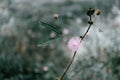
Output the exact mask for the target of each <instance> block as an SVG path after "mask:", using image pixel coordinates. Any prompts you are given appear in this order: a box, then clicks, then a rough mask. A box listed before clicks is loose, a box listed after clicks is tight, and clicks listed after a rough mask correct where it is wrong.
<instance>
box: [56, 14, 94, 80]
mask: <svg viewBox="0 0 120 80" xmlns="http://www.w3.org/2000/svg"><path fill="white" fill-rule="evenodd" d="M89 21H90V22H92V18H91V15H90V16H89ZM92 24H93V22H92V23H89V26H88V29H87V30H86V32H85V33H84V35H83V36H82V38H81V41H80V43H81V42H82V41H83V40H84V38H85V37H86V35H87V33H88V32H89V30H90V28H91V26H92ZM76 53H77V51H75V52H74V54H73V57H72V59H71V61H70V62H69V63H68V65H67V67H66V69H65V71H64V73H63V75H62V76H61V77H60V78H58V80H63V78H64V76H65V75H66V73H67V72H68V70H69V68H70V66H71V65H72V63H73V61H74V59H75V56H76Z"/></svg>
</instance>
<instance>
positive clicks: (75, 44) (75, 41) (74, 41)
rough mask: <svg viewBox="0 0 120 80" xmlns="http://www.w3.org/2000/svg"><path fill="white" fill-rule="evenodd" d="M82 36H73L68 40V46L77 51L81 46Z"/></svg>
mask: <svg viewBox="0 0 120 80" xmlns="http://www.w3.org/2000/svg"><path fill="white" fill-rule="evenodd" d="M80 40H81V39H80V38H79V37H72V38H71V39H70V40H69V41H68V47H69V48H70V49H71V50H72V51H77V50H78V48H79V46H80Z"/></svg>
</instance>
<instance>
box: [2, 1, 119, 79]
mask: <svg viewBox="0 0 120 80" xmlns="http://www.w3.org/2000/svg"><path fill="white" fill-rule="evenodd" d="M1 2H3V4H4V3H5V5H7V7H5V9H6V8H7V9H6V10H7V11H8V12H9V15H7V16H4V15H3V14H0V25H1V26H2V27H0V28H3V25H4V26H5V27H6V26H10V28H11V27H12V28H13V29H15V30H14V31H13V32H12V33H9V31H8V33H6V32H4V31H3V33H2V34H5V35H0V80H55V79H57V77H59V76H60V75H61V74H62V73H63V71H64V69H65V67H66V65H67V63H68V62H69V60H70V58H69V57H66V56H65V55H64V53H65V52H64V51H63V48H62V44H64V43H63V42H62V41H63V37H62V30H63V28H69V26H70V24H71V20H75V19H76V18H77V17H81V19H82V21H83V23H82V24H84V25H86V24H87V15H86V11H87V10H88V8H89V7H92V8H100V9H101V10H103V14H104V15H103V16H106V15H107V14H106V13H108V14H109V12H110V9H111V7H112V5H113V3H114V0H111V1H109V0H106V1H103V0H98V1H97V2H90V1H82V2H72V1H66V2H64V3H46V4H43V5H42V7H41V6H38V7H37V8H36V7H31V4H30V3H32V1H31V2H29V1H28V0H27V1H26V2H25V3H24V4H25V5H24V6H23V5H21V8H20V7H18V6H20V5H18V6H17V4H15V3H14V1H12V0H2V1H1ZM106 3H108V4H106ZM22 6H23V7H22ZM39 7H40V8H39ZM105 8H106V9H105ZM54 13H59V14H60V18H59V19H58V20H55V19H54V18H53V16H52V14H54ZM68 25H69V26H68ZM58 27H59V28H58ZM7 28H9V27H7ZM72 29H73V28H72ZM72 29H71V28H70V30H71V31H72ZM78 29H79V28H76V30H77V31H76V32H74V31H73V32H72V33H73V34H74V33H76V34H77V33H79V32H78V31H79V30H78ZM1 30H2V29H1ZM3 30H4V29H3ZM52 32H54V34H55V35H56V36H55V37H51V36H50V34H51V33H52ZM111 50H112V49H111ZM119 52H120V51H106V50H105V51H104V53H106V55H105V60H99V59H100V58H98V57H97V58H94V57H91V58H90V59H89V60H87V59H84V60H78V61H77V62H76V64H75V65H73V67H74V69H73V70H74V71H72V70H70V72H69V73H68V75H67V76H66V77H65V80H88V79H89V80H119V79H120V56H119V55H118V54H119ZM111 54H113V55H111ZM97 64H98V65H97ZM101 65H102V66H101ZM106 71H107V72H106ZM72 72H73V73H72ZM71 74H73V75H71ZM70 75H71V76H70Z"/></svg>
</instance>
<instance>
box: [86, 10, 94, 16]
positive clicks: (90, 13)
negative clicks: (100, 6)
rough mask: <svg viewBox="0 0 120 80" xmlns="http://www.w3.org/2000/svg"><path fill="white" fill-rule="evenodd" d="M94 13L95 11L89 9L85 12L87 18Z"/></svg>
mask: <svg viewBox="0 0 120 80" xmlns="http://www.w3.org/2000/svg"><path fill="white" fill-rule="evenodd" d="M94 12H95V9H92V8H90V9H89V10H88V11H87V15H88V16H91V15H93V14H94Z"/></svg>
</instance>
